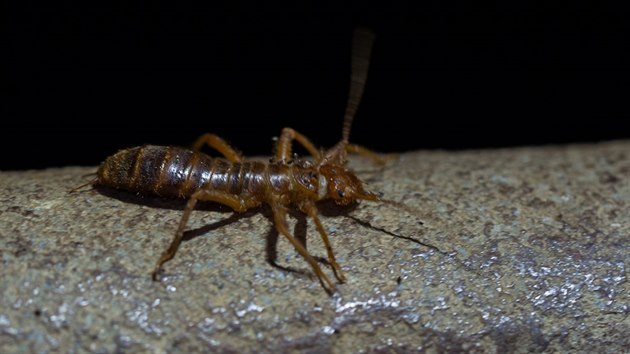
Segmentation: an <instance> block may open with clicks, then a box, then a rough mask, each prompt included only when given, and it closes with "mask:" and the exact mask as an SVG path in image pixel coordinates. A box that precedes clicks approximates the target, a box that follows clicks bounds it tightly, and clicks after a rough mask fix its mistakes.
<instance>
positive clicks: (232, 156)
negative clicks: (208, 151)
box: [192, 133, 243, 162]
mask: <svg viewBox="0 0 630 354" xmlns="http://www.w3.org/2000/svg"><path fill="white" fill-rule="evenodd" d="M204 144H206V145H208V146H210V147H211V148H213V149H215V150H217V151H218V152H220V153H221V154H223V156H225V158H226V159H228V160H229V161H231V162H241V161H242V160H243V157H242V156H241V154H240V153H239V152H237V151H236V150H235V149H234V148H233V147H231V146H230V144H228V143H227V142H226V141H225V140H223V139H222V138H220V137H219V136H218V135H214V134H210V133H206V134H204V135H202V136H200V137H199V139H197V141H195V143H194V144H193V146H192V149H193V151H199V150H200V149H201V147H202V146H203V145H204Z"/></svg>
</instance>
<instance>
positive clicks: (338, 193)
mask: <svg viewBox="0 0 630 354" xmlns="http://www.w3.org/2000/svg"><path fill="white" fill-rule="evenodd" d="M336 192H337V195H338V196H339V198H343V195H344V194H343V191H342V190H341V189H337V191H336Z"/></svg>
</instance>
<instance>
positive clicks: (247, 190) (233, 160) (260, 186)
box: [79, 29, 396, 294]
mask: <svg viewBox="0 0 630 354" xmlns="http://www.w3.org/2000/svg"><path fill="white" fill-rule="evenodd" d="M373 41H374V35H373V33H372V32H371V31H369V30H366V29H357V30H355V33H354V40H353V52H352V77H351V79H352V80H351V85H350V93H349V99H348V104H347V107H346V112H345V117H344V121H343V127H342V137H341V140H340V141H339V143H337V144H336V145H334V146H333V147H332V148H330V149H328V150H325V151H323V150H319V149H317V148H316V147H315V146H314V145H313V143H312V142H311V141H310V140H309V139H308V138H307V137H305V136H304V135H302V134H300V133H299V132H297V131H295V130H294V129H291V128H284V129H283V130H282V133H281V134H280V136H279V137H278V139H277V142H276V150H275V155H274V156H273V157H272V158H271V160H270V162H269V163H266V162H261V161H247V160H244V159H243V157H242V156H241V154H240V153H238V152H237V151H236V150H235V149H233V148H232V147H231V146H230V145H229V144H228V143H227V142H226V141H224V140H223V139H222V138H220V137H218V136H216V135H214V134H204V135H203V136H201V137H200V138H199V139H198V140H197V141H196V142H195V143H194V145H193V147H192V149H191V150H188V149H184V148H179V147H173V146H155V145H143V146H139V147H133V148H129V149H124V150H120V151H118V152H117V153H115V154H114V155H111V156H109V157H108V158H107V159H106V160H105V161H104V162H103V163H102V164H101V166H100V167H99V169H98V171H97V177H96V179H95V180H94V181H92V182H90V183H88V184H92V185H101V186H107V187H113V188H118V189H124V190H128V191H133V192H138V193H143V194H152V195H157V196H160V197H165V198H187V199H188V202H187V204H186V206H185V208H184V210H183V214H182V217H181V219H180V222H179V225H178V227H177V231H176V232H175V236H174V238H173V240H172V242H171V243H170V246H169V247H168V248H167V249H166V250H165V251H164V252H163V254H162V255H161V257H160V258H159V260H158V261H157V264H156V266H155V268H154V270H153V272H152V278H153V280H157V279H158V275H159V273H160V271H161V268H162V266H163V265H164V263H166V262H167V261H169V260H170V259H172V258H173V257H174V256H175V253H176V252H177V249H178V248H179V245H180V243H181V241H182V238H183V236H184V230H185V228H186V225H187V223H188V219H189V217H190V214H191V212H192V210H193V209H194V208H195V205H196V204H197V202H198V201H212V202H217V203H220V204H224V205H226V206H228V207H230V208H231V209H233V210H234V211H235V212H244V211H246V210H248V209H251V208H255V207H258V206H260V205H262V204H263V203H264V204H267V205H269V207H270V208H271V211H272V215H273V223H274V225H275V228H276V229H277V231H278V232H279V234H281V235H283V236H284V237H285V238H286V239H287V240H288V241H289V242H290V243H291V244H292V245H293V247H294V248H295V249H296V251H297V252H298V253H299V254H300V255H301V256H302V257H303V258H304V259H305V260H306V261H307V262H308V263H309V265H310V266H311V268H312V270H313V272H314V273H315V275H316V276H317V278H318V279H319V281H320V283H321V285H322V286H323V288H324V289H325V290H326V292H328V294H332V293H334V292H335V291H336V286H335V283H333V282H332V281H331V280H330V279H329V277H328V276H327V275H326V274H325V273H324V272H323V271H322V269H321V268H320V266H319V264H318V262H317V260H316V259H315V258H314V257H313V256H312V255H311V254H309V252H308V251H307V249H306V247H305V246H304V245H303V244H302V243H301V242H300V241H299V240H298V239H296V237H295V236H294V235H292V234H291V232H289V227H288V222H287V216H288V208H289V206H291V205H294V206H296V207H297V208H298V209H299V210H300V211H302V212H303V213H305V214H306V215H307V216H308V217H310V218H311V219H312V220H313V221H314V223H315V226H316V228H317V231H318V233H319V235H320V236H321V239H322V241H323V243H324V246H325V248H326V252H327V256H328V264H329V265H330V266H331V268H332V270H333V273H334V275H335V277H336V279H337V280H338V281H339V283H343V282H344V281H345V276H344V274H343V272H342V270H341V267H340V266H339V264H338V263H337V261H336V260H335V253H334V252H333V248H332V245H331V244H330V240H329V239H328V233H327V232H326V229H325V228H324V226H323V224H322V222H321V221H320V218H319V216H318V214H319V213H318V209H317V206H316V203H315V202H316V201H319V200H323V199H332V200H333V201H334V202H336V203H337V204H339V205H348V204H350V203H352V202H355V201H358V200H370V201H381V202H386V203H390V204H396V202H393V201H388V200H385V199H382V198H380V197H379V196H378V195H377V194H375V193H373V192H370V191H368V190H366V189H365V187H364V184H363V182H362V181H361V180H360V179H359V178H358V177H357V175H356V174H355V173H354V172H353V171H351V170H350V169H348V168H346V167H345V165H346V162H347V154H348V153H349V152H350V153H358V154H362V155H365V156H367V157H369V158H372V159H374V160H377V161H378V160H379V157H378V155H377V154H376V153H374V152H371V151H370V150H368V149H365V148H363V147H361V146H358V145H354V144H350V143H349V142H348V138H349V135H350V128H351V124H352V120H353V118H354V115H355V113H356V110H357V107H358V104H359V102H360V100H361V97H362V95H363V89H364V86H365V81H366V77H367V71H368V66H369V56H370V51H371V48H372V44H373ZM294 142H297V143H298V144H300V145H301V146H303V147H304V148H305V149H306V151H308V153H309V154H310V155H311V157H312V159H311V160H310V161H309V160H306V159H293V154H292V146H293V143H294ZM204 145H208V146H209V147H211V148H213V149H215V150H217V151H218V152H220V153H221V154H222V155H223V158H213V157H210V156H208V155H206V154H203V153H201V152H199V149H200V148H201V147H203V146H204ZM79 188H80V187H79Z"/></svg>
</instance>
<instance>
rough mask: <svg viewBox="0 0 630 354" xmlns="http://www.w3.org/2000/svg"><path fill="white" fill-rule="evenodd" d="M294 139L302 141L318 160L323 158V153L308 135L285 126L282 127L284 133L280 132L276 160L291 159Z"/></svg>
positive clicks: (284, 160) (285, 160)
mask: <svg viewBox="0 0 630 354" xmlns="http://www.w3.org/2000/svg"><path fill="white" fill-rule="evenodd" d="M293 140H295V141H297V142H298V143H300V144H301V145H302V146H303V147H304V148H305V149H306V150H307V151H308V152H309V154H311V155H312V156H313V158H315V161H316V162H318V161H319V160H320V159H321V153H320V152H319V150H317V148H316V147H315V145H313V143H312V142H311V141H310V140H308V138H307V137H306V136H304V135H302V134H300V133H298V132H296V131H295V130H294V129H292V128H284V129H282V134H280V137H279V138H278V143H277V144H276V156H275V160H276V161H282V162H285V163H286V162H287V161H289V160H291V157H292V156H291V154H292V145H293Z"/></svg>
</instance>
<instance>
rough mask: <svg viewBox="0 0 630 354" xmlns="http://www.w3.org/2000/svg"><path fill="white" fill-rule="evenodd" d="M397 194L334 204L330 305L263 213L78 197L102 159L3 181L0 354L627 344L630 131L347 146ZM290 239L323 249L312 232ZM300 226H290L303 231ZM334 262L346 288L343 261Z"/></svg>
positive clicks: (88, 194) (365, 171) (373, 180)
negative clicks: (489, 146)
mask: <svg viewBox="0 0 630 354" xmlns="http://www.w3.org/2000/svg"><path fill="white" fill-rule="evenodd" d="M351 167H353V168H354V169H355V170H356V171H357V172H358V174H359V175H360V176H361V177H362V178H363V179H364V180H365V181H367V183H368V185H369V187H370V189H372V190H375V191H380V192H383V195H384V197H385V198H388V199H391V200H395V201H400V202H403V203H404V204H405V205H407V206H409V207H411V208H415V209H417V210H418V212H417V213H414V212H413V211H411V210H405V209H402V208H400V207H396V206H393V205H389V204H377V203H371V202H362V203H360V204H359V205H357V206H355V207H354V208H348V209H345V208H338V207H333V206H331V205H330V204H327V203H323V204H322V205H321V209H322V214H323V216H322V221H323V223H324V226H325V228H326V229H327V230H328V231H329V233H330V235H331V242H332V244H333V248H334V250H335V253H336V256H337V260H338V261H339V263H340V265H341V266H342V268H343V270H344V271H345V274H346V276H347V278H348V280H347V282H346V283H345V284H340V285H339V286H338V292H337V293H336V294H335V295H334V296H332V297H330V296H328V295H327V294H326V293H325V292H324V290H323V289H322V287H321V286H320V284H319V283H318V282H317V280H316V279H315V278H314V277H313V276H312V272H311V270H310V267H309V266H308V264H307V263H306V262H304V261H303V260H302V258H300V257H299V255H298V254H297V253H296V252H295V251H294V250H293V249H292V248H291V247H290V245H289V244H288V242H286V241H285V240H284V239H282V238H280V239H278V241H277V252H278V262H277V263H278V264H279V265H280V266H283V267H288V268H291V269H292V271H286V270H282V269H279V268H277V267H273V266H271V265H270V264H269V263H268V262H267V261H266V259H267V254H268V249H269V248H272V247H273V244H274V242H273V239H274V237H273V236H274V233H273V232H272V230H273V227H272V221H271V220H270V218H269V210H268V209H267V208H262V209H260V210H252V211H251V212H247V213H244V214H242V215H234V214H233V213H231V212H230V211H229V210H228V209H226V208H221V207H217V206H216V205H212V204H208V205H202V206H201V208H200V209H199V210H198V211H195V212H194V213H193V215H192V217H191V221H190V224H189V227H188V228H189V229H190V230H192V231H191V232H189V233H188V234H187V239H186V240H185V241H184V242H183V243H182V245H181V247H180V249H179V252H178V253H177V255H176V256H175V258H174V259H173V260H171V261H170V262H168V263H166V265H165V267H164V272H163V274H162V280H161V281H160V282H154V281H152V280H151V278H150V272H151V270H152V268H153V266H154V264H155V262H156V261H157V258H158V257H159V256H160V254H161V253H162V251H163V250H164V249H165V247H167V245H168V244H169V243H170V241H171V238H172V236H173V233H174V230H175V228H176V225H177V223H178V222H179V218H180V216H181V209H182V207H183V205H184V204H183V202H180V201H169V200H162V199H158V198H149V197H139V196H136V195H133V194H128V193H123V192H117V191H108V190H95V189H90V188H86V189H84V190H81V191H78V192H75V193H72V194H69V193H68V190H70V189H71V188H73V187H76V186H78V185H80V184H81V183H85V182H86V181H88V180H89V179H90V178H92V177H91V176H85V175H86V174H89V173H93V172H94V171H95V168H93V167H91V168H79V167H68V168H62V169H48V170H37V171H22V172H10V171H5V172H0V186H1V188H0V200H1V203H0V259H1V261H2V267H1V268H0V352H1V353H26V352H29V353H34V352H37V353H48V352H63V353H77V352H95V353H118V352H133V353H142V352H150V353H175V352H200V351H205V352H207V351H210V352H217V353H232V352H233V353H252V352H273V353H290V352H302V353H329V352H330V353H356V352H367V353H374V352H401V353H402V352H404V353H409V352H480V353H481V352H483V353H487V352H585V353H586V352H609V353H618V352H623V351H627V350H628V348H630V336H628V333H630V318H629V317H628V314H629V312H630V309H629V306H630V291H629V285H628V269H627V267H628V265H629V264H630V252H629V250H630V141H612V142H606V143H600V144H584V145H570V146H543V147H528V148H513V149H499V150H479V151H462V152H443V151H417V152H408V153H403V154H400V155H399V156H397V158H395V159H393V160H392V161H390V162H389V163H388V164H387V165H386V166H385V167H384V168H380V167H375V166H374V165H372V164H371V163H370V162H369V161H366V160H364V159H362V158H360V157H353V159H352V161H351ZM290 221H291V223H292V224H291V225H292V230H293V229H294V230H295V232H296V234H298V235H302V236H304V235H308V247H309V251H310V252H311V253H312V254H315V255H318V256H324V255H325V254H326V253H325V250H324V248H323V247H322V245H321V240H320V238H319V236H318V234H317V232H316V230H315V228H314V226H313V225H312V223H311V222H310V221H308V220H306V219H305V218H303V217H301V215H300V214H299V213H294V214H293V217H292V218H291V220H290ZM294 225H295V226H294ZM323 270H324V272H325V273H326V274H328V275H329V276H330V277H331V279H334V277H333V275H332V272H331V269H330V268H329V267H328V266H325V265H323Z"/></svg>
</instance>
